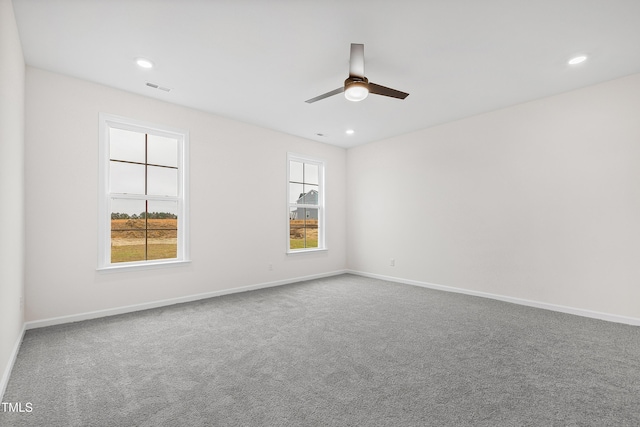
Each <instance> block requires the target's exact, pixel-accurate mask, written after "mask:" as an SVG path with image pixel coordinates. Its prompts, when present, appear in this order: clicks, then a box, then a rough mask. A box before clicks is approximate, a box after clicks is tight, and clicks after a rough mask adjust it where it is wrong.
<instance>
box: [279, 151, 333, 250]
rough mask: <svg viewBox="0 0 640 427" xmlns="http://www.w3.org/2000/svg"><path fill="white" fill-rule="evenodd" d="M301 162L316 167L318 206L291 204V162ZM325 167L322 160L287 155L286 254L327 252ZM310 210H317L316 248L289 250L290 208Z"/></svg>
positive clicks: (294, 154)
mask: <svg viewBox="0 0 640 427" xmlns="http://www.w3.org/2000/svg"><path fill="white" fill-rule="evenodd" d="M292 161H294V162H302V163H308V164H313V165H317V166H318V193H319V197H318V204H317V205H312V204H297V203H292V202H290V201H289V200H291V198H290V196H291V194H290V192H291V186H290V185H289V179H290V177H291V170H290V169H291V162H292ZM325 166H326V163H325V161H324V160H322V159H318V158H315V157H309V156H305V155H302V154H296V153H287V251H286V252H287V254H289V255H291V254H300V253H308V252H320V251H326V250H327V244H326V229H325V223H326V221H325V217H326V207H325V185H324V176H325ZM294 207H295V208H310V209H318V247H317V248H303V249H291V243H290V229H289V227H290V224H289V221H290V216H289V215H290V213H291V208H294Z"/></svg>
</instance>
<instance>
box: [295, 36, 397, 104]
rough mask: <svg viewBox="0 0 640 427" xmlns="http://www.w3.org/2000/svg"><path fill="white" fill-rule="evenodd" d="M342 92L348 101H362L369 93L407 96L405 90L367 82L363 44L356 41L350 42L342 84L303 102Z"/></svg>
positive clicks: (395, 96) (311, 101)
mask: <svg viewBox="0 0 640 427" xmlns="http://www.w3.org/2000/svg"><path fill="white" fill-rule="evenodd" d="M342 92H344V96H345V98H347V99H348V100H349V101H362V100H363V99H365V98H366V97H367V96H368V95H369V94H370V93H374V94H376V95H382V96H390V97H392V98H399V99H405V98H406V97H407V96H409V94H408V93H406V92H401V91H399V90H396V89H391V88H388V87H385V86H380V85H377V84H375V83H369V79H367V78H366V77H365V76H364V45H363V44H357V43H351V57H350V58H349V77H348V78H347V79H346V80H345V81H344V86H343V87H339V88H338V89H335V90H332V91H331V92H327V93H325V94H322V95H320V96H316V97H315V98H311V99H308V100H306V101H305V102H306V103H308V104H311V103H313V102H316V101H320V100H321V99H325V98H328V97H330V96H333V95H337V94H339V93H342Z"/></svg>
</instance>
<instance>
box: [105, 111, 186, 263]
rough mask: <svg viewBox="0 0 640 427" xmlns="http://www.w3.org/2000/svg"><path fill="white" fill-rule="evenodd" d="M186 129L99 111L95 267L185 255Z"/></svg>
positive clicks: (165, 260) (175, 259) (164, 260)
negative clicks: (96, 258) (98, 188)
mask: <svg viewBox="0 0 640 427" xmlns="http://www.w3.org/2000/svg"><path fill="white" fill-rule="evenodd" d="M187 147H188V133H187V132H186V131H182V130H176V129H170V128H166V127H162V126H157V125H151V124H145V123H142V122H139V121H135V120H130V119H125V118H121V117H116V116H111V115H107V114H101V115H100V207H99V211H100V212H99V215H100V238H99V245H100V246H99V251H98V252H99V260H98V267H99V268H118V267H131V266H141V265H158V264H168V263H175V262H180V261H187V260H188V253H187V252H188V248H187V230H188V224H187V216H186V209H187V200H186V193H187V191H186V190H187V182H186V176H187V174H186V170H185V169H186V161H187Z"/></svg>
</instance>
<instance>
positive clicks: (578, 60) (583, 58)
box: [569, 55, 587, 65]
mask: <svg viewBox="0 0 640 427" xmlns="http://www.w3.org/2000/svg"><path fill="white" fill-rule="evenodd" d="M586 60H587V56H586V55H578V56H574V57H573V58H571V59H570V60H569V65H578V64H582V63H583V62H584V61H586Z"/></svg>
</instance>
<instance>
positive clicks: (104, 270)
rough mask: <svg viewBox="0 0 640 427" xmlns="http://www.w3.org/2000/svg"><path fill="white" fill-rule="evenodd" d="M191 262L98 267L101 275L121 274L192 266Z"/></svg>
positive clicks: (160, 262)
mask: <svg viewBox="0 0 640 427" xmlns="http://www.w3.org/2000/svg"><path fill="white" fill-rule="evenodd" d="M190 263H191V260H177V261H158V262H148V263H144V264H122V265H118V264H112V265H109V266H107V267H98V268H97V270H98V272H99V273H119V272H126V271H137V270H155V269H158V268H167V267H179V266H182V265H186V264H190Z"/></svg>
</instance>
